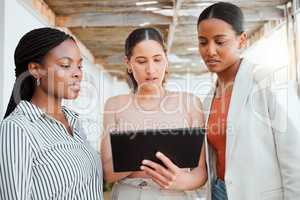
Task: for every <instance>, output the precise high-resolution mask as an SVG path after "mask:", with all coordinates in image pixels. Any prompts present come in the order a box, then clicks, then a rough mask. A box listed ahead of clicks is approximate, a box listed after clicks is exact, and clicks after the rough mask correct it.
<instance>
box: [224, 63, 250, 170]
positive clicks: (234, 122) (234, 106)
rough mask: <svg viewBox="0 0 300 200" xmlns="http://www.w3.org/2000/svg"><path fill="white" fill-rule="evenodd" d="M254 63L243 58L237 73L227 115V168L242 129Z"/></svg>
mask: <svg viewBox="0 0 300 200" xmlns="http://www.w3.org/2000/svg"><path fill="white" fill-rule="evenodd" d="M252 67H253V66H252V64H251V63H249V62H248V61H247V60H245V59H243V60H242V62H241V65H240V68H239V71H238V73H237V75H236V78H235V81H234V85H233V91H232V96H231V100H230V105H229V111H228V116H227V130H226V169H228V167H229V163H230V159H231V157H232V153H233V150H234V145H235V143H236V139H237V136H238V134H239V131H240V129H238V125H239V119H240V118H239V115H240V113H241V111H242V110H243V107H244V105H245V104H246V101H247V98H248V96H249V94H250V90H251V88H252V85H253V83H252V73H251V72H252Z"/></svg>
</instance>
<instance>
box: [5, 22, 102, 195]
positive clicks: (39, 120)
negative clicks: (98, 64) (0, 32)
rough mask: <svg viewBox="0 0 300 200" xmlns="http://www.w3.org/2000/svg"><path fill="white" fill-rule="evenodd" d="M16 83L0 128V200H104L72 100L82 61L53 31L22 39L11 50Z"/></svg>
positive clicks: (98, 167) (61, 35)
mask: <svg viewBox="0 0 300 200" xmlns="http://www.w3.org/2000/svg"><path fill="white" fill-rule="evenodd" d="M14 59H15V65H16V70H15V72H16V81H15V84H14V89H13V93H12V95H11V99H10V102H9V105H8V107H7V111H6V114H5V117H4V120H3V121H2V122H1V125H0V157H1V160H0V172H1V173H0V199H18V200H29V199H36V200H41V199H89V200H93V199H97V200H101V199H102V168H101V165H100V164H101V163H100V159H99V158H98V156H97V154H96V153H95V152H94V151H93V150H92V149H91V148H90V146H89V145H88V144H87V142H86V137H85V135H84V133H83V129H82V127H81V125H80V120H79V117H78V114H76V113H75V112H73V111H71V110H69V109H68V108H66V107H64V106H62V105H61V104H62V99H75V98H76V97H77V96H78V94H79V91H80V82H81V80H82V57H81V55H80V51H79V48H78V47H77V45H76V42H75V40H74V39H73V38H72V37H71V36H70V35H68V34H66V33H64V32H62V31H60V30H57V29H54V28H39V29H35V30H32V31H30V32H28V33H27V34H25V35H24V36H23V37H22V39H21V40H20V41H19V43H18V45H17V48H16V50H15V55H14Z"/></svg>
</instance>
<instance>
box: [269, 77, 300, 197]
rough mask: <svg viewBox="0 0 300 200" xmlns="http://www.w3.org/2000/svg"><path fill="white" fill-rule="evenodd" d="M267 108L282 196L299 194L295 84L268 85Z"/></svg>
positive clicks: (299, 107)
mask: <svg viewBox="0 0 300 200" xmlns="http://www.w3.org/2000/svg"><path fill="white" fill-rule="evenodd" d="M270 91H271V92H270V95H269V96H268V109H269V115H270V120H271V123H270V124H271V125H272V130H273V134H274V139H275V143H276V150H277V156H278V161H279V165H280V170H281V175H282V183H283V190H284V200H294V199H298V198H299V197H300V151H299V147H300V100H299V85H298V84H297V83H296V82H293V81H290V82H288V83H284V84H281V85H276V86H274V85H273V86H271V90H270Z"/></svg>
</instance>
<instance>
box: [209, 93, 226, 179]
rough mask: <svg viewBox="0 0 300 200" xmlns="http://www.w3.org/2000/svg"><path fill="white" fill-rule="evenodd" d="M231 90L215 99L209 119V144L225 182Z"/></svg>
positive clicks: (218, 170) (218, 173)
mask: <svg viewBox="0 0 300 200" xmlns="http://www.w3.org/2000/svg"><path fill="white" fill-rule="evenodd" d="M230 98H231V90H230V91H228V92H226V93H225V95H224V96H221V97H218V98H217V97H215V98H214V99H213V102H212V106H211V111H210V114H209V119H208V130H207V131H208V135H207V139H208V143H209V144H210V146H211V147H212V148H213V150H214V151H215V154H216V161H217V166H216V167H217V176H218V178H220V179H221V180H224V175H225V155H226V127H227V115H228V109H229V103H230Z"/></svg>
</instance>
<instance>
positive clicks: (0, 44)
mask: <svg viewBox="0 0 300 200" xmlns="http://www.w3.org/2000/svg"><path fill="white" fill-rule="evenodd" d="M4 3H5V1H0V88H1V89H0V91H1V90H3V89H2V88H4V20H5V18H4V17H5V12H4V11H5V8H4ZM2 93H3V91H2V92H0V119H1V118H2V115H4V114H3V110H4V106H3V98H4V97H3V94H2Z"/></svg>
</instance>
